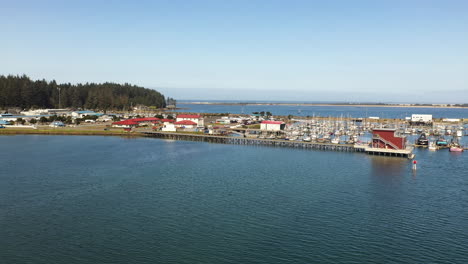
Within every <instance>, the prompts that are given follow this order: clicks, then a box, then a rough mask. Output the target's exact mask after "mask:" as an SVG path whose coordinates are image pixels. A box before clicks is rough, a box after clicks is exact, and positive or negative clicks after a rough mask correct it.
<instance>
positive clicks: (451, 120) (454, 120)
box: [442, 118, 461, 122]
mask: <svg viewBox="0 0 468 264" xmlns="http://www.w3.org/2000/svg"><path fill="white" fill-rule="evenodd" d="M460 121H461V119H460V118H444V119H442V122H460Z"/></svg>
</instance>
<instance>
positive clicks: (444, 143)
mask: <svg viewBox="0 0 468 264" xmlns="http://www.w3.org/2000/svg"><path fill="white" fill-rule="evenodd" d="M447 145H448V143H447V140H446V139H445V138H444V137H439V138H438V139H437V140H436V146H438V147H446V146H447Z"/></svg>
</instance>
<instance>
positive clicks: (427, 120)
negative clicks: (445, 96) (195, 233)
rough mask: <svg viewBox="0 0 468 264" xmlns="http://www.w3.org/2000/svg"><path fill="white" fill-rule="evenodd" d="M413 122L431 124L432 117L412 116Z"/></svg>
mask: <svg viewBox="0 0 468 264" xmlns="http://www.w3.org/2000/svg"><path fill="white" fill-rule="evenodd" d="M411 122H421V123H431V122H432V115H421V114H412V115H411Z"/></svg>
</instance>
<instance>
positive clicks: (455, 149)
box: [449, 146, 463, 152]
mask: <svg viewBox="0 0 468 264" xmlns="http://www.w3.org/2000/svg"><path fill="white" fill-rule="evenodd" d="M449 151H450V152H463V148H462V147H461V146H452V147H450V148H449Z"/></svg>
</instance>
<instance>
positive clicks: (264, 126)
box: [260, 121, 285, 131]
mask: <svg viewBox="0 0 468 264" xmlns="http://www.w3.org/2000/svg"><path fill="white" fill-rule="evenodd" d="M284 127H285V124H284V122H282V121H262V123H260V129H261V130H267V131H280V130H283V129H284Z"/></svg>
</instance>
